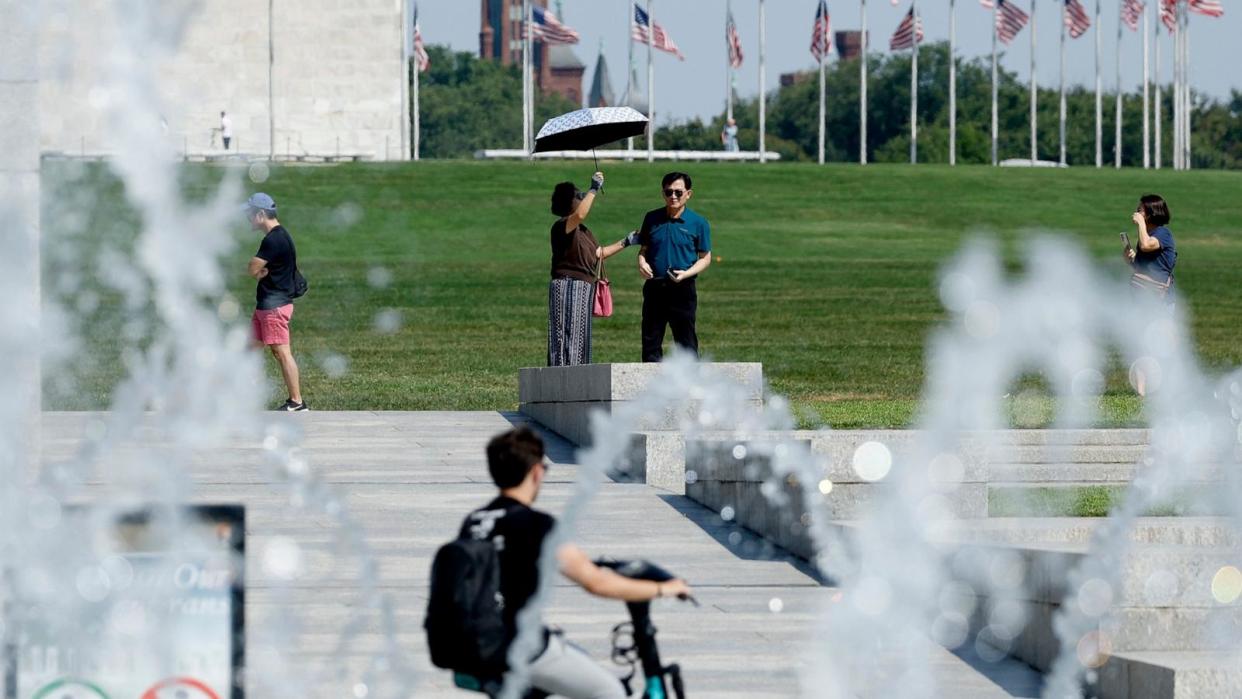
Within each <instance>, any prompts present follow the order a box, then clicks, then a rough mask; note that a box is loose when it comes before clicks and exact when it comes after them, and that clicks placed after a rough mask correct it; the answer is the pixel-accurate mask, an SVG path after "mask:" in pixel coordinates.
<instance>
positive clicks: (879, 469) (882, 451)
mask: <svg viewBox="0 0 1242 699" xmlns="http://www.w3.org/2000/svg"><path fill="white" fill-rule="evenodd" d="M853 465H854V472H855V473H857V474H858V477H859V478H861V479H863V480H864V481H878V480H882V479H883V478H884V477H885V476H887V475H888V472H889V470H890V469H891V468H892V467H893V455H892V453H891V452H889V450H888V447H886V446H884V445H883V444H880V443H879V442H863V443H862V444H860V445H859V446H858V448H857V449H855V450H854V461H853Z"/></svg>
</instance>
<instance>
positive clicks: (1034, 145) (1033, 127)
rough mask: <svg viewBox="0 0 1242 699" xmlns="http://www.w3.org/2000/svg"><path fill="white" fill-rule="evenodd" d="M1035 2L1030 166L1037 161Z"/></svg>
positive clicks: (1032, 25)
mask: <svg viewBox="0 0 1242 699" xmlns="http://www.w3.org/2000/svg"><path fill="white" fill-rule="evenodd" d="M1037 99H1038V97H1036V95H1035V0H1031V164H1034V163H1035V161H1036V160H1039V146H1038V141H1037V140H1036V139H1037V138H1038V128H1039V127H1038V121H1037V120H1038V118H1039V117H1038V115H1037V114H1036V113H1035V102H1036V100H1037Z"/></svg>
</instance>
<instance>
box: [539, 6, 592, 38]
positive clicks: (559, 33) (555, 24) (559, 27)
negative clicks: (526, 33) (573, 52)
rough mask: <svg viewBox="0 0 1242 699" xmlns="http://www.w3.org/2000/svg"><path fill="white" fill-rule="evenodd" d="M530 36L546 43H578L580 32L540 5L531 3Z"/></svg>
mask: <svg viewBox="0 0 1242 699" xmlns="http://www.w3.org/2000/svg"><path fill="white" fill-rule="evenodd" d="M530 38H531V39H534V40H535V41H542V42H543V43H545V44H576V43H578V39H579V38H580V37H579V36H578V32H576V31H574V30H573V29H571V28H570V27H567V26H565V25H564V24H561V22H560V20H558V19H557V18H556V15H554V14H552V13H551V12H548V11H547V10H546V9H544V8H542V7H540V6H538V5H531V7H530Z"/></svg>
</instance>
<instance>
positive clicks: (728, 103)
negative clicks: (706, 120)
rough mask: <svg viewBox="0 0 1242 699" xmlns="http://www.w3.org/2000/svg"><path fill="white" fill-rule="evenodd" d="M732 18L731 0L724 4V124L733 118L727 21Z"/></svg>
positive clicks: (729, 40) (731, 58) (729, 39)
mask: <svg viewBox="0 0 1242 699" xmlns="http://www.w3.org/2000/svg"><path fill="white" fill-rule="evenodd" d="M732 18H733V0H729V1H728V2H726V3H725V124H726V125H728V123H729V119H732V118H733V46H732V43H731V42H732V41H733V37H732V36H730V34H729V20H730V19H732Z"/></svg>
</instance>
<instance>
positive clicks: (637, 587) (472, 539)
mask: <svg viewBox="0 0 1242 699" xmlns="http://www.w3.org/2000/svg"><path fill="white" fill-rule="evenodd" d="M487 466H488V470H489V471H490V473H491V476H492V480H493V481H494V482H495V484H496V487H497V488H499V489H500V493H499V495H498V496H497V497H496V498H495V499H494V500H492V501H491V502H489V503H488V504H487V505H485V506H484V507H482V508H480V509H478V510H475V511H474V512H471V513H470V515H469V516H467V517H466V519H465V521H464V522H463V523H462V526H461V531H460V534H459V537H458V539H457V540H456V541H454V542H450V543H449V544H446V545H445V546H444V547H443V548H441V549H440V551H439V552H438V553H437V554H436V559H435V562H434V563H433V565H432V580H431V595H430V600H429V602H428V605H427V622H426V625H425V626H426V629H427V637H428V645H429V646H430V650H431V656H432V662H434V663H435V664H436V665H437V666H439V667H444V668H451V669H454V670H457V671H459V672H464V673H469V674H472V675H476V676H478V677H479V679H492V680H493V681H494V680H496V679H497V678H499V677H500V676H501V675H502V674H503V673H504V671H505V670H506V669H507V667H508V666H507V662H506V660H505V658H506V655H507V652H508V648H509V644H510V643H512V641H513V639H514V638H515V637H516V636H517V617H518V614H519V613H520V612H521V610H522V608H523V607H525V606H526V604H527V603H528V602H529V601H530V599H531V598H532V597H533V596H534V595H535V593H536V591H537V590H538V589H539V556H540V552H541V550H542V548H543V543H544V540H545V539H546V538H547V537H548V535H549V534H550V533H551V531H552V528H553V526H554V525H555V524H556V520H555V519H553V518H552V516H551V515H548V514H547V513H544V512H540V511H538V510H535V509H533V508H532V507H531V505H532V504H533V503H534V502H535V499H536V498H537V497H538V496H539V490H540V487H541V486H542V484H543V479H544V478H545V477H546V475H547V471H548V465H547V462H546V461H545V460H544V448H543V440H541V439H540V438H539V436H538V435H536V434H535V433H534V432H532V431H531V430H530V429H529V428H526V427H518V428H516V429H513V430H510V431H508V432H504V433H502V434H500V435H497V436H496V437H493V438H492V440H491V441H490V442H488V444H487ZM556 560H557V563H558V565H559V567H560V571H561V574H562V575H564V576H565V577H567V578H569V579H570V580H572V581H574V582H575V583H577V584H578V585H580V586H582V588H583V589H585V590H586V591H587V592H589V593H591V594H593V595H596V596H599V597H606V598H609V599H616V600H622V601H626V602H641V601H647V600H651V599H655V598H657V597H679V596H684V595H689V594H690V587H689V586H688V585H687V584H686V583H685V581H683V580H679V579H674V580H669V581H666V582H661V583H657V582H653V581H650V580H635V579H632V578H627V577H624V576H622V575H618V574H617V573H615V572H613V571H612V570H610V569H608V568H602V567H600V566H597V565H595V563H593V562H592V561H591V559H590V558H588V557H587V555H586V554H585V553H583V552H582V550H581V549H579V548H578V547H577V546H575V545H573V544H570V543H564V544H562V545H561V546H560V548H559V549H558V550H557V552H556ZM542 632H543V641H542V643H541V644H540V648H539V649H538V652H537V653H535V654H534V655H533V657H531V659H530V665H529V668H528V671H529V682H530V685H531V686H532V687H533V688H535V689H537V690H540V691H543V692H547V693H549V694H555V695H557V696H562V697H567V698H568V699H604V698H610V697H624V696H626V695H625V692H624V691H623V690H622V686H621V683H620V681H619V680H618V679H617V678H616V677H614V676H613V675H612V674H611V673H609V672H608V671H607V670H605V669H604V668H603V667H601V666H600V665H598V664H597V663H596V662H595V661H594V660H592V659H591V657H590V656H589V655H587V653H586V652H585V651H584V650H582V649H581V648H579V647H577V646H575V645H573V644H571V643H569V642H568V641H566V640H565V638H564V637H563V636H562V635H561V634H560V633H553V632H551V631H550V630H549V629H548V628H547V627H543V629H542Z"/></svg>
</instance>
